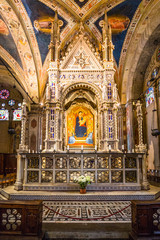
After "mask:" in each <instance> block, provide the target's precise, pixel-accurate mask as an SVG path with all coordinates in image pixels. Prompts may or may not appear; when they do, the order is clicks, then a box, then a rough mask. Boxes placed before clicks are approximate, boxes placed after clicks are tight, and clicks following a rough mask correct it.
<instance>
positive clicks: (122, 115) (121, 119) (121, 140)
mask: <svg viewBox="0 0 160 240" xmlns="http://www.w3.org/2000/svg"><path fill="white" fill-rule="evenodd" d="M125 115H126V112H125V106H124V105H121V106H119V108H118V112H117V118H118V139H119V149H120V150H124V149H122V145H123V146H124V145H125V139H124V128H125V124H124V118H125Z"/></svg>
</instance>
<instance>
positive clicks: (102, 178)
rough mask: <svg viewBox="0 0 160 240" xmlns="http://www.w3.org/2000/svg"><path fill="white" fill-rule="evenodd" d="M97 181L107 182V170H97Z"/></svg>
mask: <svg viewBox="0 0 160 240" xmlns="http://www.w3.org/2000/svg"><path fill="white" fill-rule="evenodd" d="M97 181H98V183H108V182H109V171H98V172H97Z"/></svg>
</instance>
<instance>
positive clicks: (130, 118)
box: [126, 100, 134, 152]
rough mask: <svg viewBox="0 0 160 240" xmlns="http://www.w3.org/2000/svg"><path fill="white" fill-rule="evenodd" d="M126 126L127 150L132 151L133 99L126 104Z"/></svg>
mask: <svg viewBox="0 0 160 240" xmlns="http://www.w3.org/2000/svg"><path fill="white" fill-rule="evenodd" d="M126 128H127V150H128V152H132V149H134V135H133V100H130V101H128V102H127V104H126Z"/></svg>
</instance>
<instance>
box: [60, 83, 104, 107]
mask: <svg viewBox="0 0 160 240" xmlns="http://www.w3.org/2000/svg"><path fill="white" fill-rule="evenodd" d="M78 89H81V90H82V91H83V90H85V89H86V90H90V91H91V92H93V93H94V94H95V96H96V97H97V100H98V101H97V102H98V105H100V104H101V103H102V93H101V90H100V88H99V87H98V86H96V85H94V84H91V83H86V82H79V83H74V84H71V85H69V86H67V87H66V88H65V89H64V91H63V92H62V102H63V104H64V101H65V98H66V96H67V94H68V93H69V92H71V91H73V90H78Z"/></svg>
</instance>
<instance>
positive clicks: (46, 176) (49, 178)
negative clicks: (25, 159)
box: [41, 171, 53, 183]
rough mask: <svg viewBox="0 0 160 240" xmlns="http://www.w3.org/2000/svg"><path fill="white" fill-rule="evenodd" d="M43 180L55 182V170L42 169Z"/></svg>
mask: <svg viewBox="0 0 160 240" xmlns="http://www.w3.org/2000/svg"><path fill="white" fill-rule="evenodd" d="M41 182H46V183H47V182H48V183H50V182H53V172H52V171H42V172H41Z"/></svg>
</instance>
